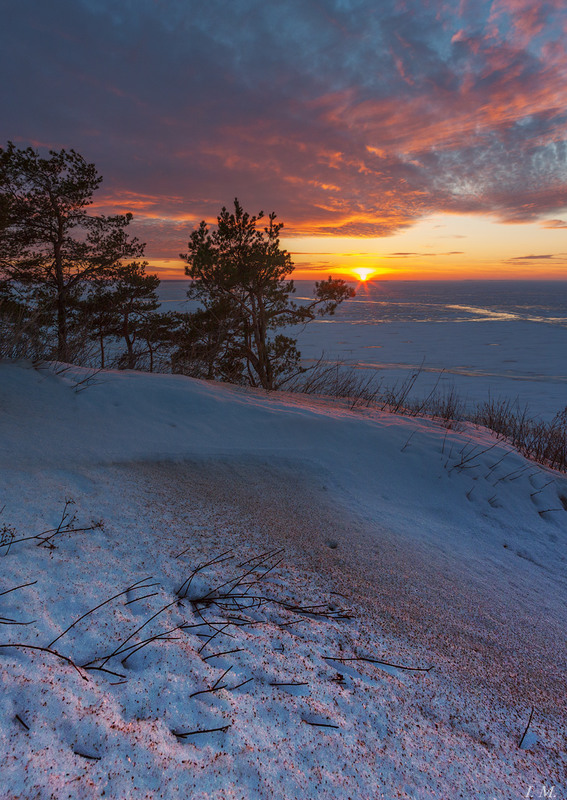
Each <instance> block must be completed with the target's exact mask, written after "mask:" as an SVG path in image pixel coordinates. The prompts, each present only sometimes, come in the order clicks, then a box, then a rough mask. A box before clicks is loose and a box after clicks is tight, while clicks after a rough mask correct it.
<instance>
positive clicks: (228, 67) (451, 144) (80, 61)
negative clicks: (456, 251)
mask: <svg viewBox="0 0 567 800" xmlns="http://www.w3.org/2000/svg"><path fill="white" fill-rule="evenodd" d="M566 16H567V15H566V13H565V10H564V6H563V0H544V1H543V2H541V3H537V4H535V3H533V2H532V1H531V0H494V2H487V0H461V2H460V3H459V4H456V3H434V4H432V3H424V2H422V0H404V2H398V0H384V2H381V3H379V4H377V3H373V2H369V0H348V2H347V1H346V0H328V2H325V3H320V2H319V1H318V0H282V2H281V3H278V4H272V3H264V4H261V3H258V2H257V1H256V0H233V2H231V3H226V2H225V1H224V0H209V2H207V3H206V4H197V3H196V2H195V0H168V2H167V3H166V2H161V1H160V0H123V1H122V2H121V3H119V4H117V3H116V2H114V1H113V0H58V3H57V4H55V5H54V4H48V3H45V2H42V0H27V2H26V3H21V4H13V7H12V8H11V11H10V14H9V15H5V18H4V19H3V29H2V33H0V68H2V72H3V75H4V76H5V80H4V88H5V95H6V97H5V99H4V101H3V108H2V121H1V123H0V125H1V133H2V136H3V140H4V141H5V140H6V139H8V138H10V139H13V140H14V141H16V142H21V143H22V144H27V143H28V142H32V141H33V142H38V143H41V145H42V146H44V145H48V146H51V147H54V148H60V147H74V148H75V149H77V150H78V151H79V152H81V153H82V154H84V155H85V157H86V158H87V159H88V160H91V161H94V162H95V163H96V164H97V167H98V168H99V170H100V171H101V173H102V174H103V175H104V178H105V181H104V184H103V188H102V190H101V192H100V193H99V194H100V198H98V199H97V203H98V204H99V205H100V206H101V207H102V206H104V207H106V208H108V209H109V210H110V209H113V208H115V209H120V210H132V211H133V212H134V213H135V218H136V220H135V225H136V230H137V231H138V232H139V235H140V238H146V240H147V241H148V243H151V250H150V254H153V255H158V254H159V255H163V256H165V255H168V254H169V255H171V254H173V253H174V252H178V251H179V249H180V248H183V247H184V244H183V243H184V242H186V240H187V238H188V234H189V231H190V230H191V227H192V226H193V225H194V224H195V223H196V222H197V221H199V220H200V219H203V218H204V219H207V220H208V221H214V219H215V217H216V214H217V213H218V211H219V210H220V207H221V206H222V205H229V204H230V203H231V202H232V199H233V198H234V197H236V196H238V197H239V199H240V200H241V201H242V202H243V204H244V206H245V207H246V208H247V209H249V210H250V211H252V212H257V211H259V210H260V209H264V210H265V211H267V212H269V211H271V210H272V209H275V210H276V211H277V213H278V215H279V217H281V218H282V219H283V220H284V221H285V223H286V228H285V232H286V234H340V235H361V236H362V235H364V236H383V235H388V234H391V233H394V232H396V231H399V230H402V229H404V228H407V227H409V226H411V225H412V224H414V222H415V221H416V220H417V219H419V218H420V217H422V216H423V215H425V214H430V213H435V212H439V211H452V212H459V213H460V212H463V213H482V214H493V215H495V216H497V217H498V218H499V219H500V220H503V221H506V222H511V223H512V222H519V221H524V220H534V219H538V218H540V217H541V216H547V217H549V218H550V219H551V218H554V215H560V214H561V213H562V210H563V209H564V208H565V207H567V146H566V140H567V113H566V111H565V109H566V105H565V76H566V74H567V52H566V42H567V37H566V36H565V33H566V31H565V28H566V25H565V20H566ZM0 141H1V140H0ZM552 221H553V220H552ZM544 224H545V223H544ZM545 226H546V227H562V226H558V225H545ZM158 251H159V253H158Z"/></svg>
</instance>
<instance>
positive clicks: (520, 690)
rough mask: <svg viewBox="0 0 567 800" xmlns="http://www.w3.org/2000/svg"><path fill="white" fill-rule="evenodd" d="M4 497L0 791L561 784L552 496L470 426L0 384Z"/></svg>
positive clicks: (164, 387) (121, 376)
mask: <svg viewBox="0 0 567 800" xmlns="http://www.w3.org/2000/svg"><path fill="white" fill-rule="evenodd" d="M0 487H1V488H0V508H1V509H2V513H1V515H0V530H2V537H3V538H2V541H3V542H4V545H3V546H2V547H0V566H1V571H0V645H1V647H0V668H1V675H2V693H1V695H0V748H1V750H0V752H1V754H2V765H3V766H2V788H1V789H0V794H1V796H2V797H5V798H9V799H10V800H12V799H15V798H62V797H80V798H95V797H96V798H98V797H101V796H105V797H113V798H129V797H132V798H134V797H135V798H188V797H191V798H268V797H277V798H320V797H322V798H325V797H329V798H348V797H350V798H387V799H388V800H389V799H390V798H394V797H402V798H412V800H413V798H452V797H465V798H483V799H484V798H486V799H487V800H488V798H494V797H498V798H500V797H505V798H516V797H523V796H526V792H527V790H528V788H529V787H530V786H534V787H538V790H539V788H540V787H541V786H543V785H545V786H546V787H547V789H548V788H549V787H550V786H554V787H556V788H555V794H556V796H557V797H561V792H562V791H565V784H564V776H565V769H566V767H567V761H566V757H565V751H566V748H565V744H566V742H565V729H566V728H565V722H566V717H567V714H566V713H565V671H566V667H567V647H566V644H565V630H566V627H567V626H566V623H567V602H566V600H567V592H566V584H567V578H566V570H565V567H566V555H567V549H566V539H567V511H566V507H567V480H566V479H565V476H562V475H560V474H558V473H552V472H551V471H549V470H545V469H543V468H541V467H538V466H537V465H534V464H532V463H529V462H526V461H525V460H524V459H523V458H522V457H521V456H519V455H518V454H517V453H515V452H514V451H512V450H511V449H510V448H509V447H508V446H507V445H506V444H505V443H503V442H500V441H498V440H496V438H495V437H494V436H493V435H491V434H490V433H489V432H488V431H485V430H482V429H476V428H473V427H471V426H469V427H463V428H462V429H460V430H451V429H447V428H444V427H442V426H441V425H439V424H438V423H436V422H434V421H429V420H420V419H409V418H403V417H397V416H395V415H391V414H385V413H381V412H377V411H370V410H365V411H351V410H350V409H348V408H347V407H343V406H341V404H340V403H337V402H331V401H325V400H324V399H309V398H303V397H300V396H292V395H287V396H286V395H282V394H279V393H278V394H266V393H263V392H260V391H252V390H247V391H245V390H241V389H236V388H234V387H229V386H226V385H219V384H210V383H204V382H199V381H194V380H191V379H189V378H185V377H182V376H171V375H148V374H142V373H128V372H101V373H98V374H96V375H90V374H89V373H87V372H85V371H82V370H80V369H78V368H69V369H67V370H65V371H63V372H61V373H60V374H56V372H55V371H54V369H52V368H46V369H43V370H40V371H37V370H34V369H32V368H30V367H26V366H25V365H13V364H0ZM66 500H72V501H73V503H72V504H70V505H69V506H68V507H67V512H68V513H69V517H68V518H67V521H64V523H63V525H62V527H61V530H60V532H59V533H55V535H54V536H53V538H51V539H49V540H47V537H49V536H52V532H53V531H57V527H58V525H60V523H61V518H62V514H63V511H64V507H65V502H66ZM73 518H74V519H73ZM99 521H102V522H103V526H99V524H98V523H99ZM83 528H84V529H89V530H81V529H83ZM76 529H79V530H77V531H76V532H72V531H74V530H76ZM45 531H50V532H51V533H43V532H45ZM42 533H43V539H41V538H39V539H38V538H31V539H27V540H26V541H21V542H18V541H17V540H18V539H23V538H24V537H32V536H36V535H38V534H42ZM211 561H213V562H214V563H211V564H209V566H206V567H204V566H203V565H205V564H207V562H211ZM239 565H240V566H239ZM200 566H201V567H203V568H202V569H198V568H199V567H200ZM196 569H198V571H197V572H196V574H195V575H194V577H193V578H191V575H192V574H193V573H194V571H195V570H196ZM243 576H244V577H243ZM190 578H191V580H190V584H189V587H188V589H186V590H185V589H184V588H183V587H184V586H185V587H186V585H187V582H188V580H189V579H190ZM23 584H29V585H26V586H23ZM20 586H21V588H16V587H20ZM241 590H242V591H241ZM227 593H228V595H230V596H232V597H233V598H234V597H235V596H236V595H240V594H241V595H242V597H240V596H239V599H238V601H235V600H234V599H232V600H231V599H230V596H229V597H227ZM110 598H114V599H110ZM247 598H248V599H247ZM254 598H259V599H258V600H255V599H254ZM105 601H108V602H105ZM236 602H237V605H236V604H235V603H236ZM103 603H104V605H101V606H100V608H98V609H96V608H95V607H97V606H99V605H100V604H103ZM93 609H95V610H93ZM89 612H90V613H89ZM154 615H155V616H154ZM205 623H208V624H205ZM69 626H72V627H69ZM155 637H157V638H155ZM5 645H12V646H10V647H6V646H5ZM13 645H18V646H13ZM138 647H139V649H137V648H138ZM34 648H47V649H48V650H49V651H50V652H46V651H45V650H39V649H34ZM227 651H234V652H227ZM65 659H68V660H65ZM348 659H352V660H348ZM70 662H72V663H70ZM377 662H382V663H377ZM384 662H387V663H384ZM392 665H397V666H392ZM101 666H102V667H103V670H108V671H106V672H105V671H103V670H101V669H100V667H101ZM95 667H97V668H96V669H95ZM402 667H411V668H412V669H403V668H402ZM532 708H533V709H534V713H533V718H532V721H531V723H530V728H529V730H528V734H527V735H526V737H524V740H523V742H522V747H521V748H520V747H519V743H520V740H521V738H522V734H523V733H524V731H525V728H526V724H527V722H528V718H529V716H530V712H531V710H532ZM205 731H206V732H205Z"/></svg>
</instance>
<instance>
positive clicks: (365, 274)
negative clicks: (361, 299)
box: [354, 267, 372, 283]
mask: <svg viewBox="0 0 567 800" xmlns="http://www.w3.org/2000/svg"><path fill="white" fill-rule="evenodd" d="M354 274H355V275H356V276H357V277H358V278H359V280H361V281H362V282H363V283H364V281H367V280H368V278H370V276H371V275H372V270H371V269H369V268H368V267H357V269H355V270H354Z"/></svg>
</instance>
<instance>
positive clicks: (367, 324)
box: [160, 281, 567, 419]
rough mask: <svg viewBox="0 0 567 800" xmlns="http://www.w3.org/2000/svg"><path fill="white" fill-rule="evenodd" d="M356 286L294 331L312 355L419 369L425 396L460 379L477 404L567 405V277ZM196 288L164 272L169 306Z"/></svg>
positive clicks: (386, 374)
mask: <svg viewBox="0 0 567 800" xmlns="http://www.w3.org/2000/svg"><path fill="white" fill-rule="evenodd" d="M353 286H355V288H356V291H357V295H356V297H355V298H354V299H353V300H350V301H348V302H346V303H344V304H343V305H342V306H341V307H340V308H339V309H338V310H337V313H336V314H335V316H333V317H327V318H324V319H321V320H317V321H316V322H314V323H311V324H309V325H307V326H305V327H304V328H298V329H295V330H294V331H293V334H294V335H295V336H297V339H298V343H299V349H300V350H301V353H302V356H303V360H304V362H305V363H306V364H309V363H312V362H313V361H315V360H317V359H319V358H320V357H321V354H324V357H325V359H326V360H328V361H330V362H332V361H335V360H340V361H342V362H346V363H348V364H350V365H352V366H355V367H356V368H358V369H361V370H366V371H369V372H372V373H374V374H376V376H377V377H378V378H380V379H381V380H382V381H383V382H384V384H385V385H392V384H394V383H396V382H398V383H399V382H402V381H403V380H405V379H406V378H407V377H408V375H411V374H412V372H413V371H415V370H418V369H419V370H420V374H419V378H418V380H417V381H416V384H415V388H414V394H415V395H416V396H425V395H427V394H428V393H429V392H430V391H431V390H432V389H433V388H434V387H435V386H437V389H438V390H439V391H441V392H444V391H448V390H449V389H451V388H453V387H454V388H455V389H456V390H457V391H458V393H459V394H460V395H461V396H462V398H463V399H464V400H466V401H467V402H468V403H469V404H473V403H476V402H479V401H483V400H486V399H487V398H488V397H492V398H506V399H510V400H511V401H513V402H516V401H517V402H518V403H519V404H520V405H521V406H522V407H523V406H525V405H527V406H528V408H529V410H530V412H531V413H532V414H534V415H540V416H542V417H544V418H547V419H549V418H551V417H553V416H554V415H555V414H556V413H557V412H559V411H562V410H563V409H564V408H565V407H566V406H567V281H435V282H433V281H431V282H429V281H369V282H367V283H366V284H358V285H356V284H353ZM186 287H187V281H164V282H163V283H162V284H161V286H160V295H161V298H162V302H163V303H164V305H165V306H166V307H167V306H171V307H173V306H175V307H179V305H180V303H182V301H183V300H184V297H185V291H186ZM296 288H297V292H296V297H297V299H298V300H299V301H300V302H302V301H305V300H306V299H308V298H309V297H311V296H312V290H313V282H311V281H296ZM183 305H185V304H183ZM187 305H189V304H187Z"/></svg>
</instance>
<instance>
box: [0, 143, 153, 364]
mask: <svg viewBox="0 0 567 800" xmlns="http://www.w3.org/2000/svg"><path fill="white" fill-rule="evenodd" d="M101 180H102V178H101V176H100V175H98V173H97V171H96V168H95V166H94V164H88V163H87V162H86V161H85V159H84V158H83V157H82V156H81V155H79V154H78V153H76V152H75V151H74V150H69V151H66V150H60V151H59V152H56V151H53V150H51V151H50V152H49V157H48V158H41V157H40V155H39V153H38V152H37V151H36V150H34V149H33V148H31V147H28V148H26V149H23V150H21V149H18V148H17V147H15V145H14V144H13V143H12V142H9V143H8V146H7V147H6V148H5V149H2V148H0V281H2V280H3V281H6V282H7V283H8V284H9V285H10V286H11V287H12V288H13V289H15V291H16V293H17V294H19V296H20V297H26V298H27V299H28V300H29V301H31V302H32V303H33V304H35V306H36V307H41V308H42V309H44V310H49V311H51V312H52V313H53V315H54V323H55V326H56V330H57V357H58V359H60V360H62V361H65V360H68V358H69V355H70V348H69V317H70V314H71V311H72V309H74V308H75V307H76V305H77V303H78V301H79V300H80V299H81V297H82V295H83V293H84V289H85V286H86V284H87V283H88V282H89V281H91V280H92V279H94V278H95V277H104V276H105V275H110V274H111V273H112V271H113V270H115V269H116V268H117V266H118V265H120V263H121V261H122V260H123V259H124V260H130V259H135V258H139V257H141V256H142V255H143V250H144V245H143V244H142V243H140V242H139V241H138V240H137V239H135V238H130V237H129V236H128V233H127V231H126V228H127V226H128V225H129V223H130V221H131V219H132V215H131V214H119V215H116V216H103V215H98V216H97V215H92V214H88V213H87V210H86V209H87V207H88V206H89V205H90V204H91V202H92V196H93V194H94V192H95V191H96V189H98V187H99V185H100V183H101Z"/></svg>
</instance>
